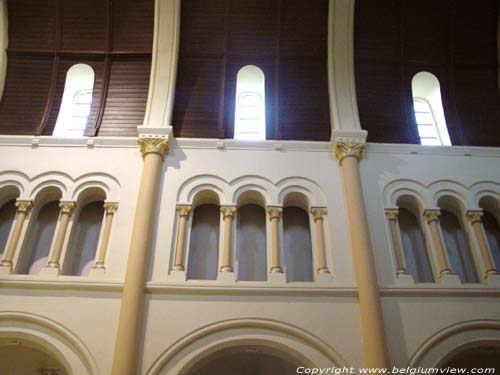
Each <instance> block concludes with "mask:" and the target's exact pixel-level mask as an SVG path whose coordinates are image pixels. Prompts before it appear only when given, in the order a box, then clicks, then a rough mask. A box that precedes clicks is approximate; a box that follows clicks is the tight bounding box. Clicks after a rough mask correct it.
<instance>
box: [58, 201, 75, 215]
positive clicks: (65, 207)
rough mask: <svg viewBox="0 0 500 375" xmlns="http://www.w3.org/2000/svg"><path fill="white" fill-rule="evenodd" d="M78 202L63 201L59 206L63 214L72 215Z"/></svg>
mask: <svg viewBox="0 0 500 375" xmlns="http://www.w3.org/2000/svg"><path fill="white" fill-rule="evenodd" d="M75 207H76V204H75V202H61V203H59V208H60V209H61V213H62V214H68V215H71V214H72V213H73V211H74V210H75Z"/></svg>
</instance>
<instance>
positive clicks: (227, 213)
mask: <svg viewBox="0 0 500 375" xmlns="http://www.w3.org/2000/svg"><path fill="white" fill-rule="evenodd" d="M220 211H221V214H222V218H223V220H224V242H223V248H222V265H221V266H220V271H221V272H233V264H232V263H233V262H232V256H231V232H232V227H233V216H234V214H235V213H236V207H221V209H220Z"/></svg>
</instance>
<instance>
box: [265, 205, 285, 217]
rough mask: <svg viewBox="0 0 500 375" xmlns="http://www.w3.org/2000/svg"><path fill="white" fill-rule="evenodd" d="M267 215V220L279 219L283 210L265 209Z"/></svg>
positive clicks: (278, 208) (279, 208)
mask: <svg viewBox="0 0 500 375" xmlns="http://www.w3.org/2000/svg"><path fill="white" fill-rule="evenodd" d="M266 211H267V215H268V217H269V220H273V219H279V218H280V217H281V214H282V212H283V208H281V207H267V210H266Z"/></svg>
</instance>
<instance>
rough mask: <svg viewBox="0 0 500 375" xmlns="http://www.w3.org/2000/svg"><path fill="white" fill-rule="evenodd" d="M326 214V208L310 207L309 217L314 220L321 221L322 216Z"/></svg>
mask: <svg viewBox="0 0 500 375" xmlns="http://www.w3.org/2000/svg"><path fill="white" fill-rule="evenodd" d="M327 214H328V210H327V208H326V207H311V215H312V217H313V219H314V221H316V220H322V219H323V217H324V216H326V215H327Z"/></svg>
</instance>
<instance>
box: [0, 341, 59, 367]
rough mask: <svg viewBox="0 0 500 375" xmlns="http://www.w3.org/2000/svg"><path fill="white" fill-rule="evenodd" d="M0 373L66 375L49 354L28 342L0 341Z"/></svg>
mask: <svg viewBox="0 0 500 375" xmlns="http://www.w3.org/2000/svg"><path fill="white" fill-rule="evenodd" d="M0 373H1V374H3V375H17V374H30V375H31V374H32V375H68V374H69V373H68V372H67V371H66V370H65V369H64V367H63V366H62V364H61V363H60V362H59V361H58V360H57V359H56V358H54V357H53V356H52V355H51V353H49V352H47V351H45V350H43V349H42V348H41V347H39V346H35V345H34V344H31V343H29V342H25V341H22V342H21V341H19V340H17V339H6V338H4V339H1V340H0Z"/></svg>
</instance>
